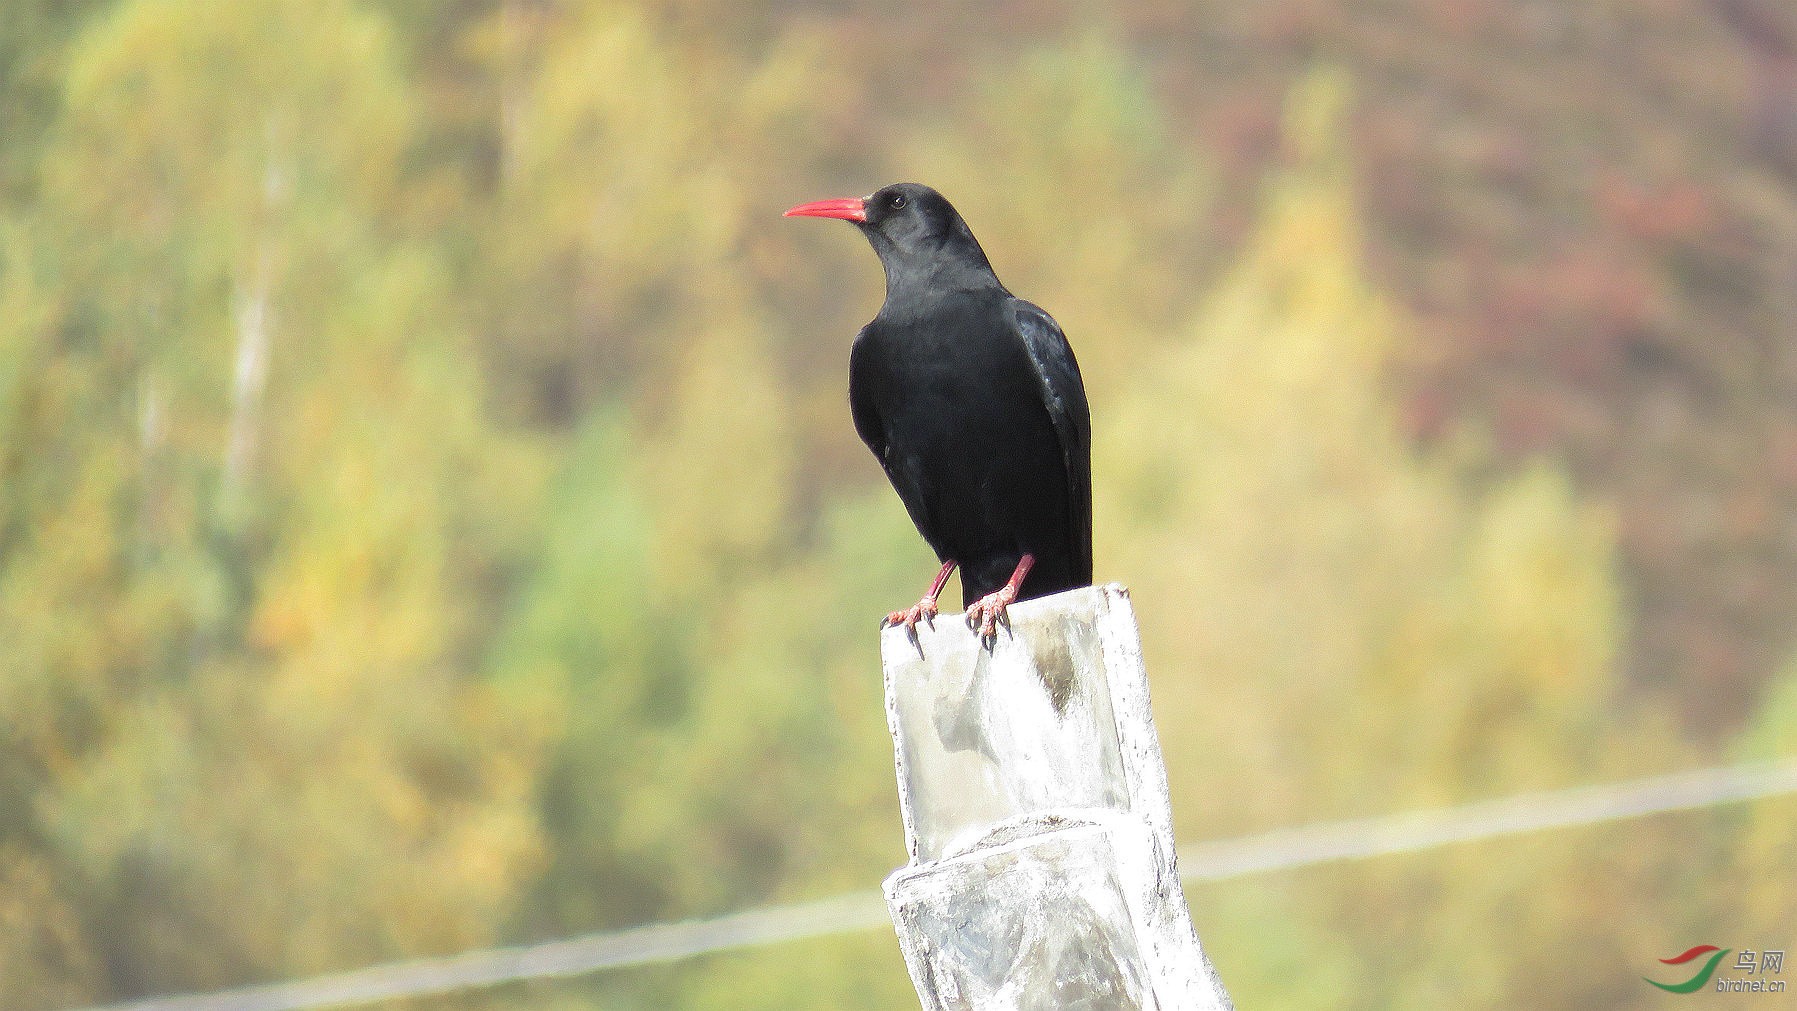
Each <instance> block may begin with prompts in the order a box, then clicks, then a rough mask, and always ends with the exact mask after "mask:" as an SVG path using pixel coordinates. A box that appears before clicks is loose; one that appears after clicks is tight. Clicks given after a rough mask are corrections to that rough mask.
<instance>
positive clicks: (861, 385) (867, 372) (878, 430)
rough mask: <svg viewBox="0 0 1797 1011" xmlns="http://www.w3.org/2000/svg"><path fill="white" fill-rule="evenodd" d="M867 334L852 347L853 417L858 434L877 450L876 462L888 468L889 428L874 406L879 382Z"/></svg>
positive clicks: (851, 414) (850, 356) (850, 359)
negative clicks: (887, 444)
mask: <svg viewBox="0 0 1797 1011" xmlns="http://www.w3.org/2000/svg"><path fill="white" fill-rule="evenodd" d="M869 325H870V326H871V324H869ZM867 330H868V328H867V327H863V328H862V329H861V332H860V333H858V334H856V335H855V343H854V344H852V345H850V347H849V413H850V416H852V417H853V418H854V419H855V434H856V435H859V436H861V441H862V442H864V443H867V448H868V449H871V450H873V454H874V458H875V459H877V460H879V461H880V464H881V465H882V466H884V465H885V463H886V426H885V424H884V423H883V422H882V421H881V420H880V413H879V410H878V409H877V408H876V406H875V403H874V396H873V389H872V387H873V386H874V385H876V383H877V382H878V380H877V379H876V378H875V377H874V375H873V367H874V364H873V361H872V359H873V355H872V352H871V349H870V348H869V345H868V342H869V337H868V334H867Z"/></svg>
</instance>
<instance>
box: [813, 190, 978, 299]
mask: <svg viewBox="0 0 1797 1011" xmlns="http://www.w3.org/2000/svg"><path fill="white" fill-rule="evenodd" d="M785 216H786V217H789V218H798V217H807V218H841V219H843V220H844V221H850V222H853V223H854V224H855V226H856V227H858V228H860V229H861V233H862V234H863V235H866V236H867V241H869V242H870V243H872V244H873V247H874V252H875V253H878V254H879V256H880V263H881V265H882V266H884V267H885V268H886V288H887V293H888V296H890V295H891V294H892V293H893V292H894V291H895V290H897V289H898V288H899V287H902V286H903V285H905V284H906V283H907V282H911V281H938V282H940V281H950V282H957V281H959V282H963V283H965V282H968V281H972V282H984V281H985V280H986V279H988V278H989V279H990V280H991V282H992V283H994V284H996V283H997V278H995V277H992V266H991V264H990V263H989V262H987V260H986V253H985V251H984V250H982V249H980V243H979V240H977V239H975V238H974V237H973V231H972V230H971V229H969V228H968V227H967V222H965V221H963V220H961V215H960V213H959V212H958V211H956V210H955V208H954V205H952V204H950V203H949V202H948V201H947V200H946V199H944V198H943V196H942V194H940V193H938V192H936V191H935V190H933V189H931V188H929V187H928V186H924V185H922V184H919V183H893V184H892V185H891V186H886V187H882V188H881V189H879V190H876V191H875V192H874V193H872V194H871V195H869V196H865V197H846V198H843V199H839V200H818V201H814V202H812V203H809V204H800V205H799V206H797V207H794V208H792V209H791V210H789V211H787V212H786V215H785Z"/></svg>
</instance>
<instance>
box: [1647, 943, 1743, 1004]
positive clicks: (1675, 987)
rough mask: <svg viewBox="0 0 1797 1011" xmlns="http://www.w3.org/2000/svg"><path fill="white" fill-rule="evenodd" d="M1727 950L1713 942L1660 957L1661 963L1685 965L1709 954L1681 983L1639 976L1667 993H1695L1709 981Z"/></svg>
mask: <svg viewBox="0 0 1797 1011" xmlns="http://www.w3.org/2000/svg"><path fill="white" fill-rule="evenodd" d="M1729 951H1730V949H1728V948H1718V947H1716V946H1715V945H1713V944H1700V945H1698V946H1696V947H1695V948H1691V949H1690V950H1688V951H1686V952H1685V953H1684V954H1681V955H1674V956H1672V957H1671V958H1662V959H1660V963H1661V964H1662V965H1686V964H1688V963H1690V962H1692V961H1694V960H1696V959H1699V958H1702V957H1703V956H1705V955H1709V956H1710V957H1709V960H1708V961H1706V962H1705V963H1704V964H1703V968H1701V969H1699V970H1697V974H1696V975H1694V976H1692V977H1691V978H1690V979H1688V980H1685V981H1684V982H1683V983H1662V982H1660V981H1659V980H1655V979H1647V977H1646V976H1643V977H1641V978H1642V979H1647V981H1648V982H1649V983H1652V984H1653V985H1654V986H1657V987H1659V988H1660V989H1662V990H1665V991H1666V992H1668V993H1695V992H1697V991H1698V990H1701V989H1703V985H1704V984H1705V983H1708V982H1709V981H1710V977H1711V976H1713V975H1715V973H1716V966H1717V965H1718V964H1719V963H1721V961H1722V959H1723V956H1725V955H1727V954H1728V953H1729Z"/></svg>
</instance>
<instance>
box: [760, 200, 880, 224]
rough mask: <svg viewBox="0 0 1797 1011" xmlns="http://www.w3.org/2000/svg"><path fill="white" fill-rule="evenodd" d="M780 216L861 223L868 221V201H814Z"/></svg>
mask: <svg viewBox="0 0 1797 1011" xmlns="http://www.w3.org/2000/svg"><path fill="white" fill-rule="evenodd" d="M780 216H781V217H783V218H841V219H842V220H844V221H855V222H861V221H866V220H867V201H865V200H862V199H861V198H860V197H844V198H842V199H840V200H814V201H812V202H811V203H808V204H800V205H799V206H797V207H794V208H793V209H792V210H790V211H787V212H786V213H785V214H782V215H780Z"/></svg>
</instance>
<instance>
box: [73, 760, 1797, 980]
mask: <svg viewBox="0 0 1797 1011" xmlns="http://www.w3.org/2000/svg"><path fill="white" fill-rule="evenodd" d="M1793 793H1797V760H1787V761H1783V762H1771V763H1765V764H1756V765H1736V766H1720V767H1713V768H1708V769H1696V770H1692V771H1689V772H1680V773H1674V774H1671V775H1666V776H1655V777H1652V778H1649V779H1637V780H1630V781H1627V782H1621V783H1607V784H1603V785H1599V786H1585V787H1574V788H1571V789H1565V790H1553V791H1546V792H1541V793H1530V794H1522V795H1519V796H1515V797H1508V798H1504V799H1502V800H1492V801H1482V802H1479V803H1473V804H1463V805H1459V806H1456V807H1448V808H1437V809H1434V810H1429V811H1416V812H1409V813H1405V814H1397V815H1387V816H1383V817H1377V818H1361V819H1356V820H1352V821H1339V822H1328V823H1325V824H1320V825H1310V826H1304V827H1300V828H1293V829H1281V830H1278V831H1273V832H1265V833H1261V834H1258V835H1252V836H1245V837H1241V838H1237V839H1225V840H1217V841H1213V842H1202V843H1193V844H1189V845H1186V846H1182V847H1180V851H1179V861H1180V865H1181V868H1182V870H1181V872H1180V877H1181V878H1182V879H1183V880H1185V881H1188V882H1208V881H1223V880H1227V879H1230V878H1237V877H1243V876H1246V875H1250V874H1264V873H1267V872H1270V871H1279V870H1294V869H1297V868H1300V867H1312V866H1316V865H1318V864H1324V863H1331V862H1334V861H1338V860H1359V859H1365V858H1368V857H1376V856H1385V855H1390V854H1397V853H1412V852H1416V851H1419V850H1425V849H1432V848H1435V847H1438V846H1446V845H1449V844H1452V843H1460V842H1476V841H1482V840H1488V839H1496V838H1501V837H1503V836H1510V835H1518V834H1521V833H1527V832H1541V831H1547V830H1550V829H1561V828H1573V827H1577V826H1582V825H1597V824H1601V823H1604V822H1613V821H1623V820H1627V819H1631V818H1640V817H1644V816H1646V815H1651V814H1663V813H1667V812H1671V811H1687V810H1692V809H1696V808H1705V807H1715V806H1719V805H1722V804H1732V803H1739V802H1741V801H1747V800H1755V799H1759V798H1765V797H1777V796H1785V795H1789V794H1793ZM887 922H888V921H887V915H886V903H885V900H884V899H883V898H882V897H881V895H880V893H879V892H877V891H871V890H869V891H860V892H850V893H847V894H844V895H839V896H836V897H835V898H829V899H820V900H818V901H815V902H802V903H795V904H791V905H784V906H771V907H767V908H763V909H750V910H745V911H743V912H738V913H730V914H728V915H725V916H719V917H714V918H712V919H706V920H687V921H684V922H680V923H663V924H652V925H648V926H642V927H630V928H627V929H624V930H614V931H606V932H602V933H595V934H585V935H582V936H579V937H571V938H567V939H565V940H560V941H548V942H544V943H542V944H531V945H521V946H518V947H511V948H493V949H487V950H483V951H470V952H465V953H463V954H460V955H449V956H445V957H442V958H420V959H411V960H407V961H403V962H389V963H386V964H383V965H374V966H369V967H367V968H365V969H356V970H352V971H350V972H343V973H337V974H334V975H329V976H319V977H314V978H312V979H304V980H295V981H292V982H287V983H268V984H263V985H259V986H248V987H241V988H238V989H233V990H221V991H217V992H214V993H208V994H187V995H182V996H176V997H159V998H153V999H150V1000H142V1001H136V1002H131V1003H125V1004H114V1005H110V1006H108V1007H106V1008H101V1009H90V1011H305V1009H311V1008H321V1007H330V1006H337V1005H348V1004H364V1003H368V1002H370V1001H376V1000H386V999H393V998H399V997H418V996H425V995H429V994H441V993H448V992H451V991H455V990H464V989H469V988H473V987H482V986H492V985H495V984H498V983H509V982H517V981H521V980H531V979H547V978H558V977H567V976H579V975H584V974H587V973H593V972H599V971H602V970H606V969H619V968H624V967H626V966H634V965H646V964H649V963H654V962H669V961H675V960H678V959H683V958H691V957H694V956H697V955H707V954H713V953H716V952H722V951H732V950H738V949H742V948H753V947H759V946H762V945H768V944H777V943H779V942H782V941H797V940H802V939H805V938H811V937H823V936H827V935H832V934H843V933H850V932H853V931H859V930H871V929H874V928H876V927H881V926H885V925H886V924H887Z"/></svg>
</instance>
